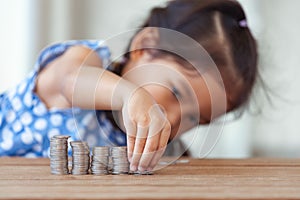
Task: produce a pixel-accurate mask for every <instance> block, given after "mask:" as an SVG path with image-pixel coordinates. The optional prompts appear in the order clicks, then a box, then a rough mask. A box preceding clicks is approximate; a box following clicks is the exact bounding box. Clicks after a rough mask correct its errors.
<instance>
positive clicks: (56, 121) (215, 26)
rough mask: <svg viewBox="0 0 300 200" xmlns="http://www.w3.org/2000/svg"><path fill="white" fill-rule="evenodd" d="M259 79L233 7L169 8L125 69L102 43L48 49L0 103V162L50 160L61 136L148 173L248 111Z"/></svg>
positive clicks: (208, 0) (155, 15) (154, 17)
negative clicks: (186, 136)
mask: <svg viewBox="0 0 300 200" xmlns="http://www.w3.org/2000/svg"><path fill="white" fill-rule="evenodd" d="M173 33H174V34H173ZM178 35H179V36H178ZM191 41H192V42H191ZM193 42H194V43H196V44H197V45H194V44H192V43H193ZM200 45H201V46H202V47H203V49H204V50H205V51H206V52H207V56H209V59H207V58H206V57H205V54H204V53H203V52H202V53H201V55H200V56H199V55H198V54H197V52H198V50H197V48H199V47H198V46H200ZM202 51H203V50H202ZM256 76H257V48H256V42H255V40H254V38H253V36H252V34H251V32H250V30H249V28H248V27H247V21H246V17H245V14H244V11H243V9H242V7H241V6H240V4H239V3H238V2H236V1H234V0H174V1H170V2H169V3H168V4H167V6H166V7H160V8H154V9H153V10H152V11H151V14H150V16H149V17H148V19H147V20H146V22H145V24H144V25H143V26H142V28H141V29H140V30H139V31H138V32H137V33H136V34H135V35H134V37H133V39H132V40H131V41H130V44H129V49H128V53H126V54H125V55H124V57H123V62H121V63H118V64H117V63H110V51H109V48H108V47H107V46H105V45H103V43H101V42H100V41H67V42H64V43H59V44H55V45H52V46H50V47H48V48H46V49H44V50H43V51H42V52H41V55H40V56H39V58H38V60H37V63H36V65H35V69H34V70H33V72H32V73H31V74H30V75H29V76H28V77H27V78H26V79H25V80H24V81H22V82H21V83H20V84H19V85H17V86H16V87H15V88H13V89H11V90H9V91H7V92H5V93H3V94H2V95H1V96H0V109H1V110H0V130H1V132H0V155H2V156H31V157H32V156H38V157H41V156H47V155H48V149H49V139H50V138H51V137H52V136H54V135H57V134H62V135H70V136H71V139H72V140H79V139H80V140H86V141H88V143H89V144H90V145H91V146H95V145H97V146H99V145H118V146H122V145H127V146H128V159H129V161H130V168H131V170H133V171H136V170H139V171H144V170H152V169H153V168H154V166H155V165H156V164H157V162H158V160H159V159H160V158H161V156H162V154H163V153H164V150H165V148H166V146H167V144H168V142H169V141H171V140H172V139H173V138H174V137H175V136H177V135H179V134H181V133H183V132H185V131H187V130H189V129H191V128H193V127H195V126H197V125H198V124H208V123H210V122H211V121H212V120H214V119H215V118H217V117H219V116H221V115H223V114H225V113H226V112H229V111H233V110H236V109H238V108H240V107H242V106H243V105H245V104H246V103H247V101H248V100H249V97H250V94H251V91H252V88H253V85H254V84H255V80H256ZM109 111H114V112H113V113H112V112H109ZM125 133H126V134H125Z"/></svg>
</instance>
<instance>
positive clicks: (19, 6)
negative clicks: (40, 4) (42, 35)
mask: <svg viewBox="0 0 300 200" xmlns="http://www.w3.org/2000/svg"><path fill="white" fill-rule="evenodd" d="M29 6H30V4H29V2H28V1H26V0H25V1H18V0H10V1H0V25H1V32H0V55H1V57H0V58H1V59H0V92H1V91H4V90H6V89H7V88H10V87H12V86H13V85H15V84H16V83H17V82H18V81H19V80H20V79H21V78H22V77H24V75H25V74H26V72H27V67H28V64H29V62H28V54H27V53H26V52H27V51H28V50H30V44H29V41H28V38H29V35H30V19H31V15H30V12H29V10H30V9H29Z"/></svg>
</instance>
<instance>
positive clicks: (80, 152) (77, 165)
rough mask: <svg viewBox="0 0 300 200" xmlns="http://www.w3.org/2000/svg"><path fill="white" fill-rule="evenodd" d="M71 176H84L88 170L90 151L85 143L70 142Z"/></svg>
mask: <svg viewBox="0 0 300 200" xmlns="http://www.w3.org/2000/svg"><path fill="white" fill-rule="evenodd" d="M70 145H71V147H72V174H74V175H84V174H88V173H89V169H90V149H89V146H88V144H87V143H86V142H82V141H72V142H71V143H70Z"/></svg>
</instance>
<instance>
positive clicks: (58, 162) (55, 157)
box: [50, 135, 70, 175]
mask: <svg viewBox="0 0 300 200" xmlns="http://www.w3.org/2000/svg"><path fill="white" fill-rule="evenodd" d="M69 137H70V136H64V135H56V136H53V137H52V138H51V139H50V168H51V173H52V174H59V175H63V174H69V169H68V138H69Z"/></svg>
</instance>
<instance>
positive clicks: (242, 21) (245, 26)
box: [239, 19, 248, 28]
mask: <svg viewBox="0 0 300 200" xmlns="http://www.w3.org/2000/svg"><path fill="white" fill-rule="evenodd" d="M239 26H240V27H243V28H247V27H248V23H247V20H246V19H242V20H241V21H239Z"/></svg>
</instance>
